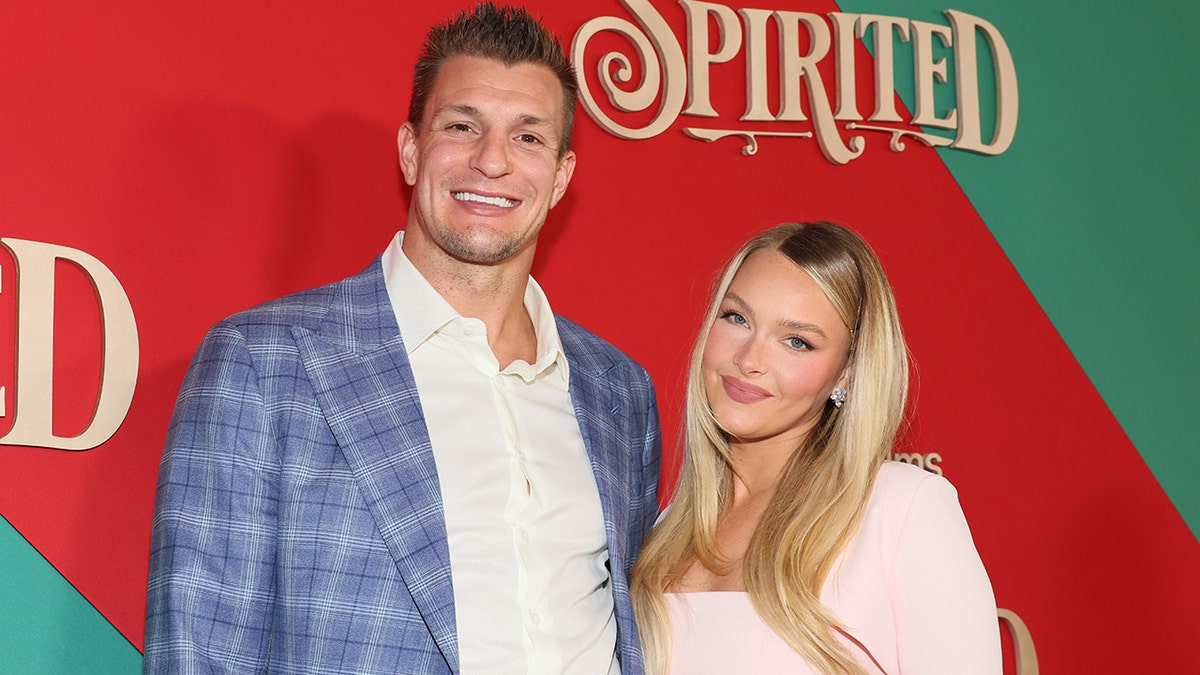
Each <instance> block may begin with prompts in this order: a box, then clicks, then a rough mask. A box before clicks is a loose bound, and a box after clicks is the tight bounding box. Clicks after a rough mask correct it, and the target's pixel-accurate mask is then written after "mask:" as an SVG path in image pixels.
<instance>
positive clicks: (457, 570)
mask: <svg viewBox="0 0 1200 675" xmlns="http://www.w3.org/2000/svg"><path fill="white" fill-rule="evenodd" d="M402 237H403V233H400V234H397V235H396V238H395V239H393V241H392V242H391V244H390V245H389V246H388V248H387V250H386V251H385V252H384V254H383V271H384V279H385V283H386V287H387V292H388V296H389V298H390V300H391V303H392V309H393V310H394V311H395V313H396V321H397V322H398V323H399V324H400V335H401V337H402V338H403V339H404V345H405V348H406V349H407V351H408V357H409V360H410V362H411V364H412V369H413V375H414V377H415V378H416V383H417V389H418V391H419V392H420V397H421V408H422V410H423V411H424V413H425V422H426V425H427V426H428V429H429V438H430V441H431V442H432V444H433V456H434V461H435V462H436V464H437V470H438V481H439V483H440V485H441V492H442V504H443V508H444V511H445V516H446V533H447V535H448V537H449V545H450V563H451V578H452V580H453V583H454V611H455V615H456V617H457V621H458V625H457V628H458V644H459V661H460V665H461V669H462V672H463V673H464V674H470V673H555V674H558V673H580V674H587V675H594V674H603V673H609V674H610V675H611V674H618V673H620V668H619V667H618V664H617V660H616V636H617V628H616V619H615V617H614V615H613V598H612V587H611V584H610V583H609V582H610V577H609V571H608V568H607V563H608V546H607V540H606V539H605V533H604V514H603V511H602V509H601V506H600V495H599V493H598V492H597V489H596V480H595V476H594V475H593V474H592V468H591V462H590V460H589V459H588V455H587V450H586V449H585V447H584V445H583V437H582V436H581V435H580V432H579V424H578V421H577V420H576V418H575V411H574V406H573V404H572V403H571V395H570V392H569V391H568V386H567V385H568V376H569V373H568V366H567V360H566V356H565V355H564V354H563V351H562V345H561V343H560V342H559V338H558V330H557V328H556V326H555V323H554V315H553V313H552V312H551V310H550V305H549V303H548V302H547V301H546V297H545V295H544V294H543V293H542V290H541V288H540V287H539V286H538V285H537V283H536V282H535V281H534V280H533V279H532V278H530V279H529V283H528V285H527V286H526V289H525V300H524V302H525V309H526V311H527V312H529V317H530V319H531V320H532V322H533V325H534V330H535V333H536V336H537V344H538V347H537V358H536V361H535V362H534V363H532V364H530V363H526V362H525V361H522V360H518V361H515V362H513V363H512V364H510V365H509V366H508V367H506V368H505V369H503V370H501V369H500V367H499V363H498V362H497V361H496V357H495V355H494V354H493V353H492V350H491V348H490V347H489V346H488V342H487V331H486V328H485V326H484V324H483V322H482V321H480V320H478V319H471V318H466V317H463V316H461V315H459V314H458V313H457V312H456V311H455V310H454V308H453V307H451V306H450V304H449V303H447V302H446V300H445V299H444V298H442V296H441V295H439V294H438V293H437V291H436V290H434V288H433V287H432V286H431V285H429V282H427V281H426V280H425V278H424V277H422V276H421V274H420V272H418V271H417V269H416V268H415V267H413V265H412V263H411V262H410V261H409V260H408V258H407V257H405V255H404V252H403V251H402V250H401V241H402Z"/></svg>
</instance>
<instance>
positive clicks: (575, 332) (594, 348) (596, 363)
mask: <svg viewBox="0 0 1200 675" xmlns="http://www.w3.org/2000/svg"><path fill="white" fill-rule="evenodd" d="M554 319H555V323H556V325H557V326H558V337H559V340H561V341H562V346H563V352H564V353H565V354H566V355H567V359H568V361H570V364H571V368H573V369H574V368H583V369H585V370H598V371H603V370H607V369H610V368H614V367H615V368H620V369H630V370H631V371H632V372H633V373H636V374H637V375H638V377H646V378H647V379H649V376H648V375H646V369H645V368H643V367H642V366H641V365H640V364H639V363H638V362H637V361H634V360H633V359H632V358H631V357H630V356H629V355H627V354H626V353H625V352H623V351H621V350H620V349H617V348H616V347H615V346H613V344H612V343H610V342H609V341H607V340H605V339H604V338H602V337H600V336H599V335H596V334H595V333H593V332H592V331H590V330H588V329H586V328H584V327H583V326H580V325H579V324H578V323H575V322H574V321H572V320H570V319H568V318H566V317H564V316H562V315H560V314H555V315H554Z"/></svg>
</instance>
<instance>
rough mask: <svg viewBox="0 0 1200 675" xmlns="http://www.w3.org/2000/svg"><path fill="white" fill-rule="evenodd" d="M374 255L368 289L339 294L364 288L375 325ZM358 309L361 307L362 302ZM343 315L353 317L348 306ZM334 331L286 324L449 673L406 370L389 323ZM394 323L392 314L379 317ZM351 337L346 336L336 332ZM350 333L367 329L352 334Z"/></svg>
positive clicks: (421, 431) (442, 532) (440, 542)
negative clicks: (376, 329) (375, 330)
mask: <svg viewBox="0 0 1200 675" xmlns="http://www.w3.org/2000/svg"><path fill="white" fill-rule="evenodd" d="M378 268H379V264H378V262H376V264H375V266H374V267H373V268H368V271H367V273H364V275H360V278H361V277H366V276H368V275H370V274H371V273H372V272H374V273H375V276H376V277H377V278H375V279H370V281H371V282H372V284H370V285H374V286H376V288H375V289H374V290H375V291H376V292H375V293H373V294H372V293H357V294H356V293H353V292H350V293H347V296H351V297H350V300H349V301H350V302H351V303H354V302H356V301H357V302H359V303H360V304H361V300H359V299H360V298H362V297H363V296H371V295H374V297H375V302H374V303H370V304H373V308H371V309H370V311H369V312H367V314H366V315H368V316H373V318H372V319H371V320H370V321H371V322H373V323H376V324H378V323H379V322H380V319H379V317H380V316H381V314H382V313H384V312H386V313H387V314H386V315H384V316H389V317H390V316H391V311H392V310H391V306H390V304H383V305H382V306H381V305H380V298H382V299H383V302H385V303H386V297H387V296H386V292H384V291H383V288H382V287H383V280H382V273H381V272H379V269H378ZM358 309H360V310H362V309H364V308H363V307H359V308H358ZM349 315H350V316H351V319H350V321H351V322H352V323H353V321H354V319H353V316H354V315H355V311H354V310H352V311H351V312H350V313H349ZM338 320H340V321H342V322H343V324H342V325H340V326H339V330H341V331H343V335H342V336H338V337H341V338H343V339H342V340H337V339H330V338H329V336H328V335H329V333H330V332H335V333H336V331H324V330H322V331H321V333H322V334H318V333H315V332H313V331H309V330H306V329H302V328H296V329H294V335H295V337H296V342H297V344H298V345H299V348H300V351H301V357H302V359H303V362H304V366H305V369H306V370H307V372H308V375H309V378H310V380H311V382H312V384H313V388H314V390H315V393H316V397H317V402H318V404H319V405H320V406H321V408H322V411H323V413H324V415H325V419H326V420H327V422H328V423H329V427H330V429H332V431H333V434H334V437H335V438H336V439H337V442H338V444H339V445H340V446H341V448H342V452H343V453H344V455H345V457H346V461H347V462H348V463H349V465H350V468H351V471H353V473H354V476H355V479H356V480H357V482H358V485H359V487H360V489H361V491H362V495H363V498H364V499H365V501H366V502H367V506H368V508H369V509H370V511H371V514H372V515H373V516H374V518H375V521H376V525H377V526H378V528H379V532H380V534H381V535H382V537H383V540H384V543H385V544H386V546H387V548H388V551H389V552H390V553H391V555H392V557H393V558H394V559H395V562H396V568H397V569H398V570H399V572H400V574H401V575H402V576H403V578H404V580H405V583H406V585H407V587H408V591H409V593H410V595H411V596H412V599H413V602H414V604H415V605H416V607H417V609H418V611H420V613H421V615H422V616H423V617H424V619H425V623H426V624H427V625H428V627H429V630H430V632H431V633H432V634H433V638H434V640H435V641H436V642H437V644H438V647H439V648H440V649H441V652H442V654H443V656H444V657H445V658H446V661H447V663H448V664H449V666H450V669H451V671H452V672H458V667H459V666H458V636H457V632H456V630H455V614H454V592H453V586H452V584H451V576H450V549H449V545H448V543H447V539H446V525H445V515H444V512H443V509H442V497H441V488H440V487H439V484H438V477H437V467H436V465H435V464H434V459H433V450H432V446H431V445H430V442H429V432H428V429H427V428H426V426H425V417H424V414H423V412H422V410H421V402H420V398H419V396H418V394H417V390H416V384H415V381H414V379H413V374H412V369H411V368H410V366H409V362H408V356H407V353H406V352H405V349H404V344H403V342H402V341H401V339H400V334H399V328H396V329H395V330H394V331H390V330H385V331H384V333H390V337H388V338H387V339H385V340H383V341H382V342H373V340H371V339H369V338H371V337H378V336H377V335H376V336H371V335H369V332H370V331H363V332H366V333H368V334H367V335H357V336H354V335H353V330H350V331H346V326H345V325H344V321H345V319H344V318H340V317H339V319H338ZM389 323H390V325H391V326H395V320H394V317H393V318H392V320H391V321H390V322H386V321H385V322H383V325H384V326H385V327H387V326H388V325H389ZM347 334H350V335H351V336H352V339H351V340H350V344H346V343H345V340H344V338H345V337H346V335H347ZM359 338H368V339H365V340H361V341H360V339H359Z"/></svg>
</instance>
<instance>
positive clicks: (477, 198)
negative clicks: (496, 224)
mask: <svg viewBox="0 0 1200 675" xmlns="http://www.w3.org/2000/svg"><path fill="white" fill-rule="evenodd" d="M450 196H451V197H454V198H455V199H457V200H458V201H460V202H479V203H480V204H491V205H492V206H503V207H510V206H516V205H517V202H515V201H513V200H511V199H505V198H504V197H485V196H484V195H477V194H475V193H474V192H451V193H450Z"/></svg>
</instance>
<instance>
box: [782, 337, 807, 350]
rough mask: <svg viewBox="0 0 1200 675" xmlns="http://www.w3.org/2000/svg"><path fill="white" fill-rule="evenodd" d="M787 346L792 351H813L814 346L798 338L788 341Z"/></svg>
mask: <svg viewBox="0 0 1200 675" xmlns="http://www.w3.org/2000/svg"><path fill="white" fill-rule="evenodd" d="M787 345H788V346H789V347H791V348H792V349H812V345H810V344H808V343H807V342H805V341H804V340H802V339H800V338H798V337H790V338H788V339H787Z"/></svg>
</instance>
